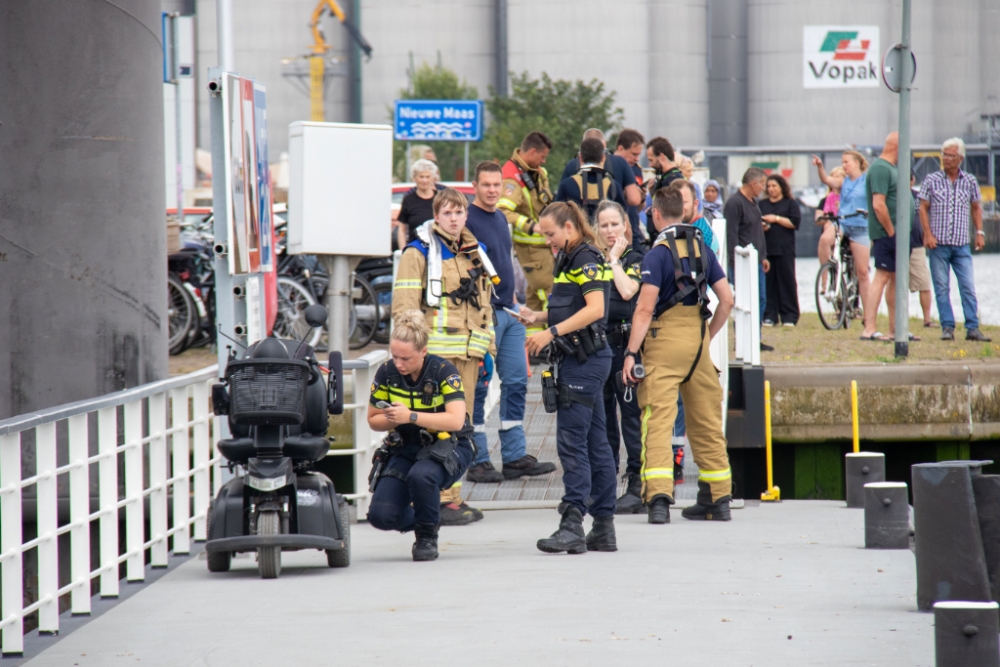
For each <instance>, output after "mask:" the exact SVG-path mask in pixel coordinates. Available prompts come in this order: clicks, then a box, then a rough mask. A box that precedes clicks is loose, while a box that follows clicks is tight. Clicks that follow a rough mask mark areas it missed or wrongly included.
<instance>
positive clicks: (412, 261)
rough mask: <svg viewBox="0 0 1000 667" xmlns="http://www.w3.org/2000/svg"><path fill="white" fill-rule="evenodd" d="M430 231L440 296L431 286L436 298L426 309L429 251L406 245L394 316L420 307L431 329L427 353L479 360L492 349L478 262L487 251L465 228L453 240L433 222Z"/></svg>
mask: <svg viewBox="0 0 1000 667" xmlns="http://www.w3.org/2000/svg"><path fill="white" fill-rule="evenodd" d="M431 230H432V232H433V233H434V234H436V235H437V238H438V240H439V241H440V242H441V260H442V261H441V284H440V292H437V291H436V290H437V288H436V287H435V286H434V285H431V289H432V290H434V291H435V292H436V293H437V294H438V296H439V300H438V305H437V307H434V308H432V307H430V306H428V305H427V301H426V298H425V297H426V290H427V288H428V275H427V274H428V271H427V267H428V261H427V253H428V250H429V248H428V245H427V244H426V243H425V242H423V241H422V240H421V239H419V238H418V239H416V240H415V241H413V242H412V243H410V244H409V245H408V246H406V248H405V249H404V250H403V254H402V257H401V258H400V260H399V268H398V269H397V271H396V280H395V282H394V283H393V290H392V315H393V318H395V317H396V316H397V315H399V314H400V313H403V312H406V311H407V310H413V309H419V310H421V311H423V313H424V319H425V321H426V322H427V328H428V329H430V338H429V340H428V343H427V352H428V353H429V354H436V355H438V356H441V357H445V358H456V357H457V358H461V359H466V358H469V357H474V358H482V357H484V356H486V353H487V352H489V351H490V350H491V348H492V346H493V307H492V306H491V305H490V294H491V291H490V290H491V288H492V283H491V282H490V277H489V274H488V273H487V271H486V270H485V268H484V266H483V262H482V259H481V258H482V257H485V256H486V251H485V250H484V249H483V248H482V246H480V244H479V243H478V242H477V241H476V238H475V237H474V236H473V235H472V232H470V231H469V230H468V229H463V230H462V233H461V236H460V238H458V239H454V238H452V237H451V236H449V235H448V234H446V233H445V232H444V230H442V229H441V227H440V226H439V225H438V224H437V223H436V222H435V223H433V227H432V228H431ZM480 253H482V254H481V255H480Z"/></svg>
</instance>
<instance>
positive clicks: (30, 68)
mask: <svg viewBox="0 0 1000 667" xmlns="http://www.w3.org/2000/svg"><path fill="white" fill-rule="evenodd" d="M0 62H3V63H4V66H3V67H2V68H0V122H2V125H0V155H2V156H3V164H4V166H3V169H0V193H3V194H2V198H0V285H2V286H3V287H2V289H0V369H2V370H0V374H2V375H3V376H4V378H5V380H4V381H3V382H0V419H2V418H5V417H10V416H13V415H18V414H22V413H25V412H28V411H31V410H38V409H41V408H46V407H51V406H54V405H59V404H62V403H67V402H70V401H76V400H80V399H85V398H90V397H93V396H98V395H101V394H106V393H109V392H113V391H116V390H120V389H125V388H127V387H134V386H136V385H140V384H143V383H146V382H151V381H153V380H159V379H162V378H164V377H166V375H167V345H166V340H167V320H166V309H167V308H166V305H167V304H166V271H167V264H166V223H165V212H164V211H165V206H166V202H165V200H164V187H163V183H164V178H165V174H164V164H163V161H164V156H163V151H164V148H163V84H162V66H163V63H162V52H161V35H160V4H159V3H158V2H156V3H151V2H144V1H143V0H118V1H117V2H116V3H80V2H76V1H75V0H51V1H50V2H5V3H2V4H0Z"/></svg>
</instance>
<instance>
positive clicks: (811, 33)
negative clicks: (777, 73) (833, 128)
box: [802, 25, 881, 88]
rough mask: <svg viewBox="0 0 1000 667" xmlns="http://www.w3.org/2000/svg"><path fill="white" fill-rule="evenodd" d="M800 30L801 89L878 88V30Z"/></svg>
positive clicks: (865, 27)
mask: <svg viewBox="0 0 1000 667" xmlns="http://www.w3.org/2000/svg"><path fill="white" fill-rule="evenodd" d="M802 30H803V33H802V86H803V87H804V88H877V87H878V85H879V71H880V70H881V63H880V62H879V59H880V57H881V56H880V55H879V54H880V53H881V51H879V46H878V26H876V25H862V26H839V25H831V26H816V25H807V26H804V27H803V29H802Z"/></svg>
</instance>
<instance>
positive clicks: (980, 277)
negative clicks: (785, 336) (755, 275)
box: [795, 254, 1000, 327]
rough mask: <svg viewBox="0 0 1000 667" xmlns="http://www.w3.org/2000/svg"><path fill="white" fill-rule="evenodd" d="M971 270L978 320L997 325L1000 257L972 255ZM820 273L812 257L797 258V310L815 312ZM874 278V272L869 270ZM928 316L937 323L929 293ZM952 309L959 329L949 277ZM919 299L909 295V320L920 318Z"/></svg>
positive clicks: (955, 284)
mask: <svg viewBox="0 0 1000 667" xmlns="http://www.w3.org/2000/svg"><path fill="white" fill-rule="evenodd" d="M972 266H973V271H974V272H975V277H976V298H977V299H978V301H979V320H980V322H981V323H982V324H993V325H1000V254H990V255H973V257H972ZM818 271H819V259H817V258H815V257H799V258H798V259H796V260H795V276H796V279H797V280H798V283H799V285H798V287H799V307H800V308H801V309H802V312H804V313H815V312H816V293H815V289H816V273H817V272H818ZM871 275H872V276H874V275H875V269H874V268H872V269H871ZM931 296H932V298H931V313H932V317H933V318H934V319H935V320H939V319H940V318H939V317H938V311H937V303H935V299H934V298H933V290H931ZM951 308H952V310H953V311H954V313H955V321H956V323H957V324H958V326H959V327H961V326H962V322H963V321H964V320H965V316H964V315H963V314H962V300H961V297H960V296H959V293H958V281H957V280H955V274H954V273H952V274H951ZM879 312H880V313H882V314H886V312H887V311H886V307H885V300H884V299H883V300H882V302H881V303H880V304H879ZM921 316H922V315H921V310H920V298H919V295H918V294H910V317H921Z"/></svg>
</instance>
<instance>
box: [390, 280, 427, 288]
mask: <svg viewBox="0 0 1000 667" xmlns="http://www.w3.org/2000/svg"><path fill="white" fill-rule="evenodd" d="M422 287H423V286H422V285H421V284H420V281H419V280H397V281H396V282H394V283H393V284H392V289H422Z"/></svg>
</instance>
